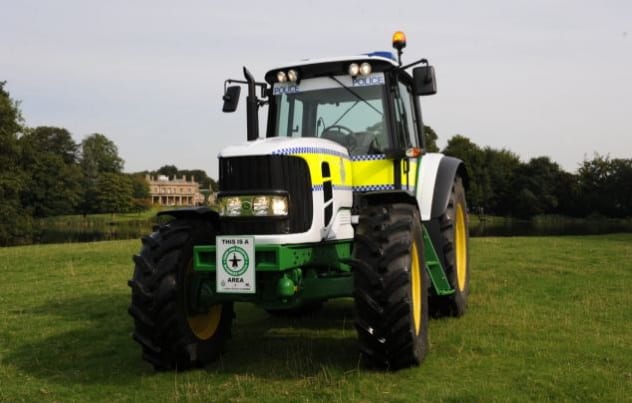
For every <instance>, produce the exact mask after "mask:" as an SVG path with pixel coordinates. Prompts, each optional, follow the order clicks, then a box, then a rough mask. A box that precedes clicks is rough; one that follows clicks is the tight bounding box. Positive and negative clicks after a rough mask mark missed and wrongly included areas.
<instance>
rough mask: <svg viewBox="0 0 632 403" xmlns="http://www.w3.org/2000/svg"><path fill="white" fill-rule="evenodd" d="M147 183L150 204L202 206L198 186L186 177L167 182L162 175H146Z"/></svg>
mask: <svg viewBox="0 0 632 403" xmlns="http://www.w3.org/2000/svg"><path fill="white" fill-rule="evenodd" d="M145 179H147V182H148V183H149V193H150V195H151V203H152V204H155V205H159V206H199V205H202V204H204V195H203V194H202V193H201V192H200V185H199V184H198V183H197V182H196V181H195V180H194V179H193V178H191V180H187V178H186V176H183V177H182V178H177V177H176V178H174V179H172V180H169V178H168V177H166V176H164V175H158V176H153V177H152V176H151V175H146V176H145Z"/></svg>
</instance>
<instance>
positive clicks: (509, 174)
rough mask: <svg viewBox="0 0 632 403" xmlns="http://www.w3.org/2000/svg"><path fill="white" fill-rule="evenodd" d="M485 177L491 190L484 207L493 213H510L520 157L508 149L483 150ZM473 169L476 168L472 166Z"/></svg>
mask: <svg viewBox="0 0 632 403" xmlns="http://www.w3.org/2000/svg"><path fill="white" fill-rule="evenodd" d="M483 154H484V163H483V166H482V167H481V168H482V169H484V170H485V175H484V176H485V177H487V178H488V180H489V187H490V188H491V191H490V193H489V195H488V196H487V197H486V209H487V210H488V211H489V212H493V213H494V214H510V213H511V212H512V201H513V198H514V187H515V186H514V181H515V180H516V175H517V172H518V170H519V168H520V166H521V162H520V157H518V155H516V154H514V153H512V152H511V151H509V150H504V149H503V150H495V149H493V148H491V147H485V148H484V150H483ZM472 169H473V170H474V171H476V170H477V169H476V168H474V167H472Z"/></svg>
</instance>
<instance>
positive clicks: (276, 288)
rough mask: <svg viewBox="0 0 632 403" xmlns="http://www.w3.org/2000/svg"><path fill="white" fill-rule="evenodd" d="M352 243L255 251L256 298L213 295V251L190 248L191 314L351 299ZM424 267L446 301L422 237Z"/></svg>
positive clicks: (444, 283)
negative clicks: (225, 305) (217, 307)
mask: <svg viewBox="0 0 632 403" xmlns="http://www.w3.org/2000/svg"><path fill="white" fill-rule="evenodd" d="M352 247H353V244H352V243H351V242H333V243H325V244H316V245H260V246H257V247H256V252H255V262H256V263H255V272H256V276H257V293H255V294H222V293H217V292H216V291H215V290H216V289H217V286H216V276H215V273H216V270H217V264H216V263H217V257H216V247H215V245H199V246H195V247H194V248H193V254H194V255H193V256H194V266H193V267H194V268H195V271H196V272H197V273H199V275H197V276H196V280H195V283H194V285H193V287H194V289H195V291H194V292H192V293H191V296H192V300H191V301H190V302H189V303H190V304H191V306H192V307H193V309H195V310H196V311H198V310H199V311H204V309H208V307H210V306H212V305H214V304H217V303H220V302H224V301H240V302H252V303H254V304H257V305H258V306H260V307H262V308H264V309H292V308H297V307H300V306H302V305H304V304H305V303H306V302H309V301H323V300H327V299H331V298H340V297H352V296H353V269H352V259H351V258H352V254H351V252H352ZM424 248H425V259H426V261H425V267H426V270H427V271H428V276H429V278H430V280H431V282H432V287H433V289H434V291H435V293H436V294H437V295H441V296H444V295H451V294H453V293H454V289H453V288H452V287H451V286H450V283H449V282H448V279H447V276H446V274H445V271H444V269H443V266H442V265H441V261H440V259H439V256H438V255H437V253H436V252H435V249H434V246H433V245H432V241H431V240H430V237H429V235H428V233H427V232H426V231H424Z"/></svg>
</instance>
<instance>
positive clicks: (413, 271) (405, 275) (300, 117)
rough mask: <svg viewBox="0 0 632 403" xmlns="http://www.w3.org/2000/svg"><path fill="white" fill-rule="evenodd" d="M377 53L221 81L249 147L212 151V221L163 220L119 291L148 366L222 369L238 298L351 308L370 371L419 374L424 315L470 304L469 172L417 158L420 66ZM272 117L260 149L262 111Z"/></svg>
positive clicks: (276, 308) (291, 306)
mask: <svg viewBox="0 0 632 403" xmlns="http://www.w3.org/2000/svg"><path fill="white" fill-rule="evenodd" d="M405 46H406V38H405V36H404V34H403V33H402V32H397V33H396V34H395V35H394V36H393V47H394V48H395V49H396V51H397V54H396V55H393V54H392V53H391V52H375V53H369V54H361V55H356V56H349V57H336V58H328V59H320V60H306V61H301V62H298V63H295V64H291V65H288V66H283V67H280V68H275V69H272V70H270V71H269V72H268V73H267V74H266V75H265V81H256V80H255V79H254V77H253V76H252V75H251V74H250V72H249V71H248V70H247V69H246V68H244V77H245V79H243V80H234V79H230V80H226V83H225V92H224V96H223V99H224V106H223V110H224V111H225V112H232V111H235V110H236V108H237V105H238V102H239V98H240V92H241V88H242V86H243V87H244V88H246V89H247V97H246V108H247V141H246V142H243V143H240V144H236V145H233V146H229V147H227V148H225V149H223V150H222V151H221V152H220V154H219V194H218V199H217V200H218V207H217V209H216V210H211V209H209V208H190V209H178V210H171V211H164V212H161V213H160V214H161V215H168V216H171V217H172V220H171V221H169V222H168V223H166V224H163V225H161V226H159V227H158V228H156V230H155V232H153V233H152V234H151V235H149V236H146V237H144V238H143V239H142V248H141V250H140V253H139V254H138V255H136V256H134V262H135V269H134V274H133V278H132V279H131V280H130V281H129V285H130V287H131V289H132V301H131V306H130V308H129V313H130V314H131V316H132V317H133V319H134V325H135V328H134V334H133V338H134V340H136V341H137V342H138V343H139V344H140V345H141V347H142V356H143V358H144V359H145V360H147V361H148V362H150V363H151V364H153V365H154V367H155V368H156V369H176V368H177V369H185V368H189V367H192V366H200V365H205V364H207V363H210V362H213V361H214V360H217V359H218V357H219V356H220V354H221V353H222V352H223V349H224V347H225V345H226V342H227V340H228V339H229V337H230V334H231V325H232V322H233V319H234V317H235V314H234V311H233V305H234V304H235V303H236V302H251V303H253V304H255V305H257V306H259V307H261V308H263V309H265V310H266V311H268V312H270V313H271V314H274V315H278V314H284V313H288V314H293V315H300V314H304V313H309V312H311V311H313V310H315V309H317V308H319V307H320V306H321V305H322V304H323V303H324V302H325V301H327V300H329V299H332V298H353V300H354V305H355V307H354V312H355V327H356V329H357V336H358V337H357V338H358V345H359V354H360V355H361V357H362V360H363V362H364V363H366V364H367V366H369V367H373V368H381V369H387V370H396V369H399V368H404V367H409V366H412V365H418V364H419V363H420V362H421V361H422V360H423V359H424V356H425V354H426V351H427V347H428V343H427V336H428V317H429V315H435V316H441V315H443V316H460V315H462V314H463V313H464V312H465V310H466V306H467V296H468V292H469V275H470V270H469V257H468V241H469V236H468V212H467V205H466V200H465V189H466V188H467V185H468V178H467V173H466V169H465V166H464V164H463V163H462V162H461V161H460V160H458V159H455V158H451V157H447V156H444V155H442V154H438V153H428V152H425V150H424V137H423V127H424V126H423V122H422V118H421V108H420V97H421V96H425V95H432V94H435V93H436V91H437V86H436V81H435V74H434V69H433V67H432V66H430V65H429V64H428V61H427V60H426V59H421V60H418V61H415V62H414V63H410V64H407V65H403V64H402V61H401V59H402V49H403V48H404V47H405ZM264 106H265V107H267V108H268V113H267V115H268V121H267V130H266V135H265V138H262V137H259V133H258V128H259V119H258V111H259V109H260V108H262V107H264Z"/></svg>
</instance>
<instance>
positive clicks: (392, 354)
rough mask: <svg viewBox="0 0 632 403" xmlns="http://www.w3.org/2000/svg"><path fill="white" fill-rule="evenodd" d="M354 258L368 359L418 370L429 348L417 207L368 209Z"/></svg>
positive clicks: (360, 324) (363, 344)
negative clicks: (412, 367) (416, 367)
mask: <svg viewBox="0 0 632 403" xmlns="http://www.w3.org/2000/svg"><path fill="white" fill-rule="evenodd" d="M354 256H355V261H356V264H355V267H354V273H355V274H354V298H355V304H356V321H355V322H356V328H357V331H358V339H359V343H360V351H361V354H362V356H363V358H364V359H365V360H366V362H367V363H368V364H369V365H370V366H374V367H378V368H385V369H393V370H396V369H400V368H404V367H408V366H411V365H418V364H419V363H421V361H422V360H423V359H424V356H425V354H426V349H427V340H428V330H427V328H428V304H427V299H428V280H427V274H426V270H424V269H423V262H424V259H423V243H422V233H421V221H420V219H419V214H418V212H417V210H416V208H415V207H413V206H411V205H408V204H392V205H383V206H382V205H378V206H370V207H367V208H366V209H365V210H364V211H363V212H362V214H361V216H360V223H359V225H358V228H357V235H356V243H355V246H354Z"/></svg>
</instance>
